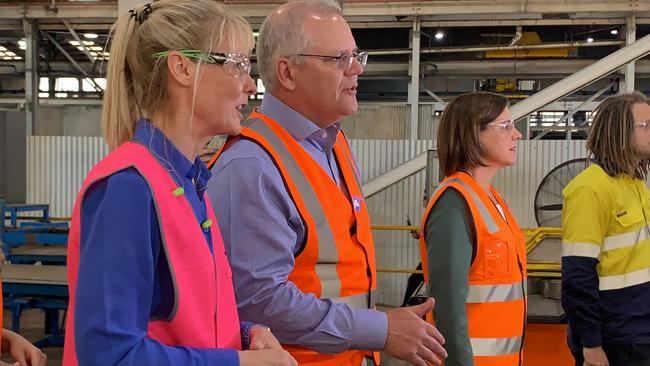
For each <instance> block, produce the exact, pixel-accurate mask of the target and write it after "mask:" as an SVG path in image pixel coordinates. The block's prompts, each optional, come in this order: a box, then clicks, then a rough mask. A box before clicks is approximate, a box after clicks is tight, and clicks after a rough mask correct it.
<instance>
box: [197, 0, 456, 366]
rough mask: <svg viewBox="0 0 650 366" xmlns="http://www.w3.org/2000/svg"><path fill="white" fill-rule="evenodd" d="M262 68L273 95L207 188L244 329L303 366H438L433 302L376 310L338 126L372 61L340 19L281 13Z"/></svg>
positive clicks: (229, 146)
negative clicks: (264, 331) (255, 330)
mask: <svg viewBox="0 0 650 366" xmlns="http://www.w3.org/2000/svg"><path fill="white" fill-rule="evenodd" d="M257 56H258V69H259V73H260V75H261V77H262V80H263V81H264V85H265V86H266V90H267V92H266V94H265V95H264V100H263V102H262V105H261V106H260V107H259V108H258V109H257V110H256V111H254V112H253V114H252V115H251V116H250V119H249V120H248V121H246V122H245V123H244V124H243V128H242V132H241V134H240V135H238V136H236V137H231V138H229V141H228V142H227V143H226V146H225V148H224V149H222V151H221V152H220V153H219V154H218V155H217V156H216V157H215V159H213V163H214V168H213V169H212V171H213V178H212V180H211V182H210V184H209V187H208V193H209V195H210V196H211V198H212V199H213V200H214V201H213V202H215V205H214V207H215V211H216V215H217V219H218V221H219V227H220V228H221V232H222V234H223V237H224V241H225V246H226V252H227V254H228V256H229V258H230V261H231V264H232V268H233V271H234V273H233V279H234V283H235V293H236V296H237V300H238V307H239V313H240V317H241V319H244V320H247V321H253V322H256V323H262V324H266V325H268V326H270V327H271V329H273V333H274V334H275V335H276V336H277V337H278V339H279V340H280V342H281V343H283V345H284V347H285V348H286V349H287V350H288V351H289V352H291V353H292V355H293V356H294V357H295V358H296V359H297V360H298V362H299V364H300V365H320V366H322V365H332V366H335V365H336V366H339V365H344V366H359V365H362V364H365V363H366V360H365V358H366V357H367V356H375V355H373V354H372V353H371V352H370V351H382V350H383V351H385V352H386V353H388V354H390V355H392V356H394V357H397V358H400V359H404V360H407V361H409V362H411V363H412V364H415V365H422V366H425V365H426V362H427V361H428V362H431V363H434V364H439V363H440V362H441V360H442V359H444V357H446V352H445V351H444V349H443V348H442V346H441V344H442V343H444V340H443V338H442V336H441V335H440V333H439V332H438V331H437V330H436V328H435V327H433V326H432V325H431V324H428V323H427V322H425V321H424V320H422V319H421V316H423V315H424V314H425V313H426V312H428V311H431V308H432V307H433V300H429V301H428V302H427V303H425V304H422V305H420V306H414V307H410V308H400V309H396V310H391V311H389V312H387V313H383V312H379V311H376V310H375V309H374V304H375V299H376V296H375V290H376V287H377V275H376V270H375V255H374V246H373V241H372V234H371V232H370V224H369V217H368V212H367V209H366V203H365V200H364V198H363V195H362V192H361V184H360V175H359V171H358V169H357V166H356V163H355V161H354V157H353V155H352V153H351V151H350V148H349V146H348V144H347V140H346V138H345V136H344V135H343V133H342V132H341V131H340V124H339V121H340V120H341V119H342V118H343V117H345V116H349V115H351V114H354V113H356V111H357V108H358V105H357V99H356V94H357V85H358V77H359V75H360V74H361V73H362V72H363V67H364V66H365V64H366V61H367V57H368V56H367V53H365V52H361V51H359V50H358V49H357V46H356V43H355V40H354V38H353V36H352V32H351V30H350V27H349V26H348V24H347V23H346V21H345V20H344V19H343V17H342V13H341V9H340V7H339V6H338V4H337V3H336V2H335V1H333V0H330V1H325V0H320V1H305V0H302V1H292V2H289V3H286V4H284V5H281V6H280V7H279V8H277V9H276V10H275V11H273V12H272V13H271V14H270V15H269V16H268V17H267V19H266V20H265V21H264V24H263V25H262V28H261V29H260V35H259V38H258V45H257ZM374 360H375V362H377V361H378V360H377V357H374Z"/></svg>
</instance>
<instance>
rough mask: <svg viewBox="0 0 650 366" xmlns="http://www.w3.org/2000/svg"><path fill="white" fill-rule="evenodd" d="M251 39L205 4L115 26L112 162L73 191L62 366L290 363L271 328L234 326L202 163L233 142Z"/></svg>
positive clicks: (106, 124)
mask: <svg viewBox="0 0 650 366" xmlns="http://www.w3.org/2000/svg"><path fill="white" fill-rule="evenodd" d="M253 43H254V41H253V36H252V31H251V28H250V26H249V25H248V23H246V21H245V20H244V19H243V18H241V17H239V16H237V15H235V14H232V13H231V12H229V11H227V10H226V9H224V8H223V7H222V6H221V5H219V4H218V3H217V2H215V1H212V0H174V1H171V0H168V1H158V2H154V3H151V4H145V5H142V6H140V7H138V8H136V9H134V10H132V11H130V12H129V13H127V14H124V15H122V16H120V17H119V19H118V20H117V22H116V24H115V26H114V30H113V39H112V46H111V58H110V61H109V64H108V73H107V82H108V84H107V88H106V94H105V98H104V110H103V115H102V127H103V131H104V135H105V138H106V141H107V143H108V145H109V147H110V149H111V152H110V153H109V155H108V156H107V157H106V158H104V159H103V160H102V161H101V162H99V163H98V164H97V165H96V166H95V167H94V168H93V169H92V170H91V171H90V173H89V174H88V177H87V178H86V180H85V182H84V183H83V185H82V187H81V191H80V193H79V196H78V198H77V201H76V204H75V208H74V212H73V219H72V227H71V232H70V240H69V243H68V271H69V273H68V279H69V287H70V306H69V315H68V319H67V328H66V340H65V350H64V360H63V363H64V365H77V364H80V365H89V364H92V365H172V364H173V365H233V366H234V365H283V366H284V365H287V366H288V365H296V362H295V361H294V360H293V359H292V358H291V356H289V354H288V353H286V352H285V351H283V350H282V349H281V347H280V346H279V343H278V342H277V340H276V339H275V337H274V336H273V335H272V334H271V333H270V331H269V330H268V328H265V327H262V326H255V325H253V324H250V323H240V322H239V318H238V315H237V308H236V304H235V298H234V293H233V288H232V275H231V273H232V272H231V269H230V265H229V264H228V261H227V259H226V257H225V254H224V247H223V242H222V239H221V235H220V233H219V230H218V226H217V225H216V219H215V217H214V214H213V212H212V208H211V204H210V202H209V200H208V198H207V197H206V195H205V187H206V183H207V180H208V179H209V178H210V172H209V170H208V169H207V168H206V167H205V165H204V164H203V163H202V162H201V161H200V159H198V157H197V155H198V151H200V149H201V148H202V147H203V146H204V145H205V143H206V142H207V141H208V140H209V139H210V138H211V137H212V136H214V135H216V134H236V133H238V132H239V128H240V120H241V118H242V115H241V113H240V110H241V108H242V107H243V106H245V105H246V101H247V100H248V97H249V95H251V94H253V93H254V92H255V86H254V84H253V81H252V79H251V78H250V76H249V72H250V68H251V65H250V62H249V60H248V54H249V53H250V52H251V50H252V48H253ZM247 348H248V349H249V350H247V351H242V349H247Z"/></svg>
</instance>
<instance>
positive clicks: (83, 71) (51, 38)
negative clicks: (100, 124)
mask: <svg viewBox="0 0 650 366" xmlns="http://www.w3.org/2000/svg"><path fill="white" fill-rule="evenodd" d="M43 34H44V35H45V38H47V39H48V40H49V41H50V42H52V44H53V45H54V46H56V48H58V49H59V51H61V53H62V54H63V56H65V57H66V58H67V59H68V60H69V61H70V63H72V65H73V66H74V67H75V68H76V69H77V70H79V72H80V73H81V74H82V75H83V76H84V77H86V78H87V79H88V81H89V82H90V83H91V84H92V85H93V87H94V88H95V90H97V92H98V93H100V94H101V93H102V92H103V89H102V87H101V86H99V84H97V83H96V82H95V79H94V78H93V77H92V76H91V75H89V74H88V73H87V72H86V70H84V69H83V68H82V67H81V65H79V64H78V63H77V61H75V59H74V58H72V56H70V54H69V53H68V51H66V50H65V48H63V46H61V45H60V44H59V42H57V41H56V40H55V39H54V38H53V37H52V36H51V35H49V33H47V32H43ZM100 96H101V95H100Z"/></svg>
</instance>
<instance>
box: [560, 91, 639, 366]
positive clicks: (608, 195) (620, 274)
mask: <svg viewBox="0 0 650 366" xmlns="http://www.w3.org/2000/svg"><path fill="white" fill-rule="evenodd" d="M595 113H596V114H595V118H594V121H593V124H592V125H591V129H590V131H589V137H588V138H587V150H588V151H589V154H590V158H591V159H592V162H593V164H591V165H590V166H589V167H588V168H587V169H585V170H584V171H583V172H582V173H580V174H579V175H578V176H577V177H575V178H574V179H573V180H572V181H571V182H570V183H569V185H568V186H567V187H566V188H565V189H564V191H563V192H562V193H563V195H564V206H563V211H562V227H563V232H562V306H563V307H564V311H565V312H566V314H567V318H568V322H569V337H568V339H569V347H570V348H571V350H572V353H573V356H574V357H575V359H576V366H577V365H580V366H582V365H585V366H619V365H625V366H640V365H646V366H647V365H648V363H649V362H650V229H649V227H648V217H650V191H649V190H648V187H647V186H646V184H645V182H644V180H645V179H646V178H647V176H648V170H649V167H650V101H649V100H648V99H647V98H646V97H645V96H643V95H642V94H639V93H630V94H622V95H617V96H613V97H609V98H607V99H605V100H604V101H603V102H602V103H601V104H600V105H599V106H598V108H597V109H596V111H595Z"/></svg>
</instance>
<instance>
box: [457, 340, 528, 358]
mask: <svg viewBox="0 0 650 366" xmlns="http://www.w3.org/2000/svg"><path fill="white" fill-rule="evenodd" d="M522 340H523V337H512V338H470V339H469V341H470V343H471V344H472V353H473V354H474V356H504V355H509V354H511V353H517V352H519V350H520V349H521V342H522Z"/></svg>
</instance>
